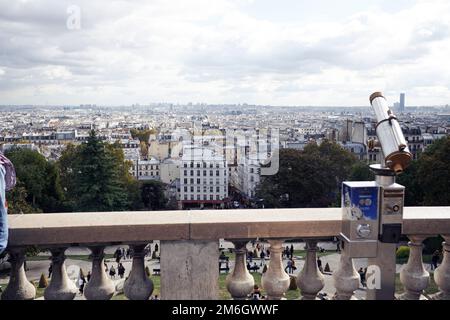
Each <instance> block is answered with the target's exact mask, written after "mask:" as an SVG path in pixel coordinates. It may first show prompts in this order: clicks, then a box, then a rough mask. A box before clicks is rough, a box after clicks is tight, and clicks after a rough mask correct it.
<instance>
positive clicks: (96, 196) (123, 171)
mask: <svg viewBox="0 0 450 320" xmlns="http://www.w3.org/2000/svg"><path fill="white" fill-rule="evenodd" d="M127 165H128V164H126V163H125V161H124V159H123V152H122V150H121V149H120V148H119V147H118V145H116V144H114V145H110V144H106V143H104V142H102V141H101V140H100V139H99V138H98V137H97V136H96V134H95V131H94V130H92V131H91V132H90V134H89V138H88V140H87V142H86V143H85V144H82V145H79V146H77V147H68V148H67V149H66V150H65V151H64V152H63V155H62V157H61V159H60V160H59V168H60V170H61V176H62V177H64V179H67V181H65V182H64V188H65V191H66V192H67V195H68V196H67V198H68V205H69V206H70V207H71V210H73V211H121V210H128V209H129V208H130V201H129V194H128V190H127V186H126V179H127V178H126V175H127V174H128V171H127ZM128 175H129V174H128Z"/></svg>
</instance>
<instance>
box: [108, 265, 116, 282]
mask: <svg viewBox="0 0 450 320" xmlns="http://www.w3.org/2000/svg"><path fill="white" fill-rule="evenodd" d="M109 276H110V277H111V279H115V278H116V269H114V266H111V268H109Z"/></svg>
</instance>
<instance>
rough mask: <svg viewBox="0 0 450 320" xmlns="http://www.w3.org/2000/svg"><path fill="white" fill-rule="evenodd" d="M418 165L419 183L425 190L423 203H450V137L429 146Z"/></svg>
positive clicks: (433, 204)
mask: <svg viewBox="0 0 450 320" xmlns="http://www.w3.org/2000/svg"><path fill="white" fill-rule="evenodd" d="M417 166H418V167H417V180H418V181H417V183H418V185H419V186H420V188H421V190H422V192H423V201H422V205H425V206H448V205H450V192H448V190H449V189H450V137H449V136H447V137H445V138H442V139H439V140H437V141H435V142H434V143H433V144H431V145H430V146H428V148H427V149H426V150H425V151H424V152H423V153H422V154H421V156H420V157H419V159H418V164H417Z"/></svg>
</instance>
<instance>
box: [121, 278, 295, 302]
mask: <svg viewBox="0 0 450 320" xmlns="http://www.w3.org/2000/svg"><path fill="white" fill-rule="evenodd" d="M252 276H253V278H254V279H255V284H257V285H258V286H259V287H260V288H261V274H260V273H252ZM150 278H151V279H152V281H153V285H154V288H155V289H154V290H153V293H152V295H155V294H157V295H158V296H160V288H161V283H160V277H159V276H152V277H150ZM226 278H227V274H225V273H222V274H220V276H219V299H220V300H229V299H231V295H230V293H229V292H228V291H227V288H226V286H225V280H226ZM262 294H263V295H265V292H264V290H262ZM299 297H300V291H299V290H298V289H297V290H289V291H288V292H287V293H286V298H287V299H288V300H292V299H298V298H299ZM112 300H127V298H126V297H125V295H124V294H123V293H122V294H118V295H116V296H114V297H113V298H112Z"/></svg>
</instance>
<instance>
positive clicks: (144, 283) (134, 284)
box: [123, 244, 153, 300]
mask: <svg viewBox="0 0 450 320" xmlns="http://www.w3.org/2000/svg"><path fill="white" fill-rule="evenodd" d="M130 247H131V248H132V252H133V265H132V267H131V271H130V274H129V276H128V278H127V279H126V280H125V284H124V286H123V291H124V293H125V296H126V297H127V298H128V299H130V300H148V298H150V296H151V294H152V292H153V281H152V280H151V279H150V278H149V277H148V276H147V274H146V273H145V250H144V249H145V244H140V245H131V246H130Z"/></svg>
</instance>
